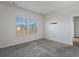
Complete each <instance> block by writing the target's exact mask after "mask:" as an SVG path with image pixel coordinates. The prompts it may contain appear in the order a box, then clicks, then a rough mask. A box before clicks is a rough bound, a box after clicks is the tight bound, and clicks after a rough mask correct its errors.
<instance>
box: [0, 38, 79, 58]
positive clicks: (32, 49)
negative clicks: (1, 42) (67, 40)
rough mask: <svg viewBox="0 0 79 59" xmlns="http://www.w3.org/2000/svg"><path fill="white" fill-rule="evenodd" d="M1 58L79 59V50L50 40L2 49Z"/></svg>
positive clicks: (0, 51)
mask: <svg viewBox="0 0 79 59" xmlns="http://www.w3.org/2000/svg"><path fill="white" fill-rule="evenodd" d="M0 56H1V57H79V48H78V47H72V46H68V45H66V44H63V43H59V42H56V41H51V40H48V39H39V40H35V41H32V42H28V43H24V44H20V45H16V46H12V47H8V48H4V49H0Z"/></svg>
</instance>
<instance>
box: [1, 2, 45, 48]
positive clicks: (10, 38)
mask: <svg viewBox="0 0 79 59" xmlns="http://www.w3.org/2000/svg"><path fill="white" fill-rule="evenodd" d="M17 16H24V17H26V18H27V19H28V18H33V19H34V20H35V21H36V22H37V34H34V35H30V34H28V35H25V36H21V37H16V17H17ZM43 34H44V33H43V17H42V16H41V15H39V14H35V13H33V12H29V11H25V10H23V9H20V8H15V7H12V6H9V5H8V4H3V3H0V48H3V47H7V46H11V45H15V44H19V43H23V42H28V41H32V40H36V39H40V38H43Z"/></svg>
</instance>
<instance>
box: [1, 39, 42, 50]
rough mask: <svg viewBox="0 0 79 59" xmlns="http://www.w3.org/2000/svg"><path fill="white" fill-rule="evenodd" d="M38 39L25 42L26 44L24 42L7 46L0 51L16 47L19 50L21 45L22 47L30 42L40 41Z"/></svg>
mask: <svg viewBox="0 0 79 59" xmlns="http://www.w3.org/2000/svg"><path fill="white" fill-rule="evenodd" d="M40 39H43V38H40ZM40 39H34V40H30V41H26V42H25V41H24V42H21V43H17V44H12V45H7V46H5V47H1V48H0V50H1V49H4V48H9V47H16V48H17V47H18V48H20V47H21V46H22V45H24V44H26V43H29V42H32V41H35V40H40ZM20 45H21V46H20Z"/></svg>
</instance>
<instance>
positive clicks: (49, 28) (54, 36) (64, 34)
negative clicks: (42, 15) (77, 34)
mask: <svg viewBox="0 0 79 59" xmlns="http://www.w3.org/2000/svg"><path fill="white" fill-rule="evenodd" d="M51 8H52V7H51ZM78 15H79V6H75V7H73V6H72V7H69V8H67V9H64V10H59V11H56V12H54V13H51V14H49V15H47V16H46V22H45V29H46V30H45V37H46V38H48V39H50V40H55V41H59V42H62V43H66V44H68V45H72V44H73V43H72V42H73V37H74V24H73V16H78ZM51 22H57V23H58V24H50V23H51Z"/></svg>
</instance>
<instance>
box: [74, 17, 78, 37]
mask: <svg viewBox="0 0 79 59" xmlns="http://www.w3.org/2000/svg"><path fill="white" fill-rule="evenodd" d="M74 37H79V16H76V17H74Z"/></svg>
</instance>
